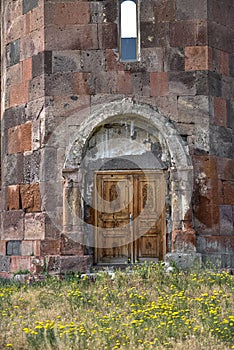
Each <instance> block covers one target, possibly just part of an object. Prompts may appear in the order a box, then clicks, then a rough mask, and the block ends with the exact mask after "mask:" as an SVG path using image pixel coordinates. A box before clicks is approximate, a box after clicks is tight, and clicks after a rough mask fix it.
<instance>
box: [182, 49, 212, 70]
mask: <svg viewBox="0 0 234 350" xmlns="http://www.w3.org/2000/svg"><path fill="white" fill-rule="evenodd" d="M211 55H212V50H211V48H209V47H208V46H187V47H186V48H185V70H186V71H189V70H208V69H209V68H211V62H212V59H211Z"/></svg>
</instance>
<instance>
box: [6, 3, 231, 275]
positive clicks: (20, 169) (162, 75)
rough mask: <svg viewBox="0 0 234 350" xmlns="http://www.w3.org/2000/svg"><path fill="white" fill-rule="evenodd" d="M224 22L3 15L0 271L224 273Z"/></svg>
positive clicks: (78, 7)
mask: <svg viewBox="0 0 234 350" xmlns="http://www.w3.org/2000/svg"><path fill="white" fill-rule="evenodd" d="M129 2H130V3H132V4H131V6H132V8H133V9H134V11H135V12H134V18H135V34H134V35H132V36H131V37H130V38H128V37H125V36H124V35H123V32H122V25H123V24H122V22H121V19H122V18H123V16H124V12H123V11H124V6H125V5H126V4H125V3H129ZM131 16H132V15H131V14H129V18H130V17H131ZM233 18H234V4H233V1H232V0H197V1H196V2H195V1H192V0H144V1H143V0H136V1H120V0H105V1H81V0H49V1H48V0H3V1H2V2H1V31H2V35H1V47H2V54H1V69H2V72H1V93H2V95H1V96H2V99H1V101H2V103H1V192H0V213H1V214H0V215H1V226H0V271H6V272H13V271H18V270H25V269H27V270H32V271H36V270H38V269H39V270H40V268H42V267H44V268H45V267H46V269H47V270H48V271H54V272H66V271H78V270H79V271H85V270H86V269H87V268H89V267H90V266H93V265H101V266H106V265H107V266H109V265H117V266H118V265H123V264H128V263H135V262H138V261H139V262H143V261H158V260H169V261H171V260H174V261H175V262H176V263H178V264H179V265H182V266H183V265H184V264H191V263H193V262H196V261H199V260H200V259H202V260H203V261H211V262H213V263H218V264H220V265H221V266H222V267H233V266H234V255H233V252H234V226H233V225H234V224H233V223H234V160H233V133H234V116H233V113H234V22H233ZM129 25H130V24H129ZM129 48H131V50H130V49H129ZM129 50H130V51H129Z"/></svg>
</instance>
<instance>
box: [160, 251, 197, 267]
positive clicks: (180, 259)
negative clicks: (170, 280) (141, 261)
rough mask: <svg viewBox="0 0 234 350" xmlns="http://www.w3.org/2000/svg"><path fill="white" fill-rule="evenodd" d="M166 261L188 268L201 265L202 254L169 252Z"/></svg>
mask: <svg viewBox="0 0 234 350" xmlns="http://www.w3.org/2000/svg"><path fill="white" fill-rule="evenodd" d="M164 261H165V262H167V263H169V264H173V263H174V264H176V266H177V267H178V268H180V269H182V270H186V269H189V268H192V267H195V266H198V267H200V266H201V263H202V255H201V254H200V253H192V252H191V253H167V254H166V255H165V258H164Z"/></svg>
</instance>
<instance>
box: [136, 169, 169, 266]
mask: <svg viewBox="0 0 234 350" xmlns="http://www.w3.org/2000/svg"><path fill="white" fill-rule="evenodd" d="M164 187H165V186H164V176H163V173H145V174H143V175H139V177H138V196H137V202H138V205H139V207H138V222H139V224H138V227H139V229H138V237H139V239H138V241H137V247H136V249H137V253H136V254H137V258H138V259H139V260H141V259H142V260H143V259H144V258H154V259H155V258H159V259H162V258H163V233H164V230H165V228H164V215H163V214H164V207H165V191H164Z"/></svg>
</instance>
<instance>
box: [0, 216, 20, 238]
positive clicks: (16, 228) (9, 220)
mask: <svg viewBox="0 0 234 350" xmlns="http://www.w3.org/2000/svg"><path fill="white" fill-rule="evenodd" d="M1 219H2V232H1V239H3V240H12V239H13V240H21V239H23V237H24V212H23V211H22V210H11V211H4V212H3V213H2V215H1Z"/></svg>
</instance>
